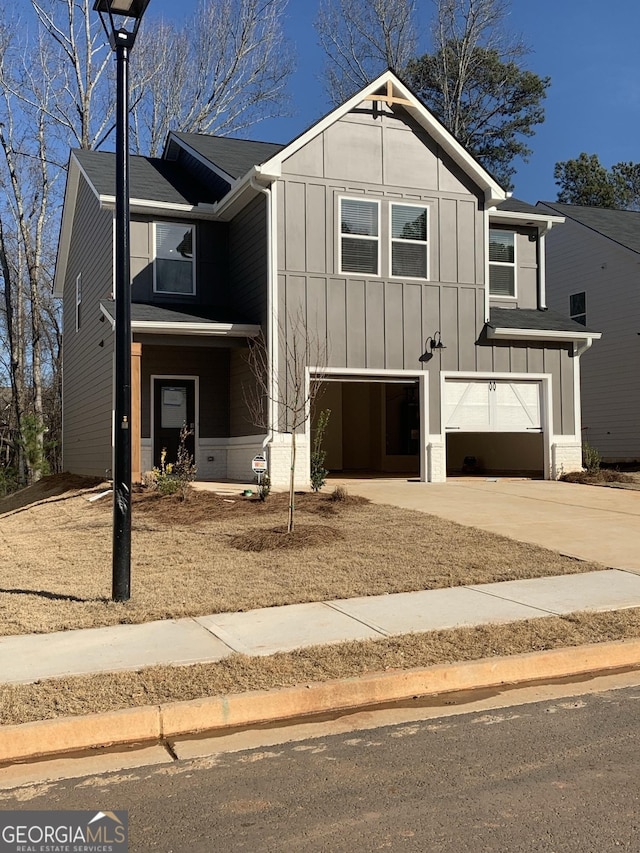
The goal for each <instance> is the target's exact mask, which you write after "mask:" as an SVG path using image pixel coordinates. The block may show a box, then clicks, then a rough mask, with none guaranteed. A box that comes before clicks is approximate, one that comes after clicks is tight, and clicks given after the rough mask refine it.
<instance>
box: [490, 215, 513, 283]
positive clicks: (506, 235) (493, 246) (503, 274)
mask: <svg viewBox="0 0 640 853" xmlns="http://www.w3.org/2000/svg"><path fill="white" fill-rule="evenodd" d="M515 238H516V235H515V233H514V232H513V231H501V230H500V229H498V228H490V229H489V293H490V294H491V296H515V295H516V244H515Z"/></svg>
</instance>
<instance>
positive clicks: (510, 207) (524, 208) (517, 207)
mask: <svg viewBox="0 0 640 853" xmlns="http://www.w3.org/2000/svg"><path fill="white" fill-rule="evenodd" d="M496 209H497V210H506V211H509V213H525V214H527V213H535V214H536V215H537V216H540V212H541V211H540V209H539V208H536V207H534V206H533V205H532V204H528V202H526V201H520V199H519V198H507V199H505V200H504V201H501V202H500V204H497V205H496Z"/></svg>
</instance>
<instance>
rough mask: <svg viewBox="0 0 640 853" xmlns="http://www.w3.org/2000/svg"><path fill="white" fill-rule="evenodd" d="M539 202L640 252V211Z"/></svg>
mask: <svg viewBox="0 0 640 853" xmlns="http://www.w3.org/2000/svg"><path fill="white" fill-rule="evenodd" d="M538 204H539V205H540V206H542V205H544V206H545V207H549V208H551V209H552V210H554V211H556V212H558V213H559V214H560V215H561V216H566V217H567V219H573V220H575V221H576V222H579V223H580V224H581V225H585V226H586V227H587V228H590V229H591V230H592V231H597V232H598V233H599V234H602V236H603V237H608V238H609V239H610V240H613V241H614V242H616V243H618V244H619V245H621V246H624V247H625V248H627V249H631V250H632V251H634V252H640V211H637V210H611V209H609V208H606V207H582V206H581V205H578V204H560V203H559V202H556V201H539V202H538Z"/></svg>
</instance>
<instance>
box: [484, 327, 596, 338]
mask: <svg viewBox="0 0 640 853" xmlns="http://www.w3.org/2000/svg"><path fill="white" fill-rule="evenodd" d="M487 337H488V338H490V339H491V338H495V339H497V340H511V339H513V338H518V339H519V340H521V341H539V340H557V341H587V340H594V341H597V340H599V339H600V338H601V337H602V332H589V331H586V330H585V331H584V332H577V331H576V332H574V331H569V330H566V331H561V330H557V329H509V328H504V327H501V326H491V325H489V324H487Z"/></svg>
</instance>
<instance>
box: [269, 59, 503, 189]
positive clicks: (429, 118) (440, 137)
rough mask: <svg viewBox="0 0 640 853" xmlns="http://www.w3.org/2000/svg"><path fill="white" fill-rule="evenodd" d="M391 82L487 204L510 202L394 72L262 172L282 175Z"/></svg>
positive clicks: (301, 138)
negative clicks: (293, 158)
mask: <svg viewBox="0 0 640 853" xmlns="http://www.w3.org/2000/svg"><path fill="white" fill-rule="evenodd" d="M387 82H391V83H392V85H393V88H394V90H396V92H397V93H398V94H399V95H400V97H401V98H403V99H404V100H407V101H409V102H410V103H409V104H406V105H404V104H403V108H404V109H405V110H406V111H407V112H408V113H409V115H410V116H411V117H412V118H414V119H415V120H416V121H417V122H418V124H420V125H421V126H422V127H423V128H424V130H426V131H427V133H428V135H429V136H430V137H431V138H432V139H433V140H434V142H436V143H437V144H438V145H439V146H440V147H441V148H442V149H443V150H444V151H445V152H446V153H447V154H448V156H449V157H451V159H452V160H453V161H454V162H455V163H457V164H458V165H459V166H460V167H461V168H462V170H463V172H465V173H466V174H467V175H468V176H469V177H470V178H472V180H474V182H475V183H476V185H477V186H478V187H480V188H481V189H483V190H484V194H485V201H486V203H487V204H490V205H494V204H497V203H499V202H501V201H504V200H505V199H506V198H507V194H506V192H505V191H504V190H503V189H502V187H501V186H500V185H499V184H498V183H497V181H496V180H495V178H493V177H492V176H491V175H490V174H489V173H488V172H487V171H486V170H485V169H484V168H483V167H482V166H481V165H480V164H479V163H478V162H477V160H475V159H474V158H473V157H472V156H471V155H470V154H469V152H468V151H467V150H466V149H465V148H463V146H462V145H461V144H460V143H459V142H458V140H457V139H455V137H453V136H452V135H451V134H450V133H449V131H448V130H447V129H446V128H445V127H444V125H443V124H441V123H440V122H439V121H438V119H436V117H435V116H434V115H432V113H430V112H429V110H428V109H427V108H426V107H425V106H424V105H423V104H422V103H421V102H420V101H419V100H418V99H417V98H416V96H415V95H414V93H413V92H412V91H411V90H410V89H408V88H407V87H406V86H405V85H404V83H402V81H401V80H400V79H399V78H398V77H396V75H395V74H394V73H393V71H391V70H387V71H384V72H383V73H382V74H381V75H380V76H379V77H377V78H376V79H375V80H373V81H372V82H371V83H369V85H368V86H365V87H364V88H363V89H361V90H360V91H359V92H356V94H355V95H353V96H352V97H351V98H349V100H348V101H345V103H343V104H342V105H341V106H339V107H337V108H336V109H334V110H332V111H331V112H330V113H328V114H327V115H326V116H325V117H324V118H323V119H321V120H320V121H319V122H317V123H316V124H314V125H312V127H310V128H309V129H308V130H306V131H305V132H304V133H302V134H301V135H300V136H298V137H297V138H296V139H294V140H293V141H292V142H290V143H289V145H286V146H285V147H284V148H283V149H282V151H279V152H278V153H277V154H275V155H274V156H273V157H272V158H271V159H270V160H267V161H266V162H265V163H264V164H263V165H262V170H263V172H265V173H273V172H274V171H278V172H281V170H282V164H283V163H284V161H285V160H286V159H288V158H289V157H291V155H292V154H295V152H296V151H299V150H300V149H301V148H302V147H304V146H305V145H307V143H309V142H310V141H311V140H312V139H314V138H315V137H316V136H318V135H320V134H321V133H323V132H324V131H325V130H326V129H327V128H329V127H330V126H331V125H332V124H334V123H335V122H336V121H338V120H339V119H340V118H342V117H343V116H345V115H347V114H348V113H349V112H351V111H352V110H354V109H356V108H357V107H359V106H360V105H361V104H362V102H363V101H366V100H367V98H368V96H369V95H373V94H375V93H376V92H377V91H378V90H379V89H381V88H382V87H383V86H384V84H385V83H387Z"/></svg>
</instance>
